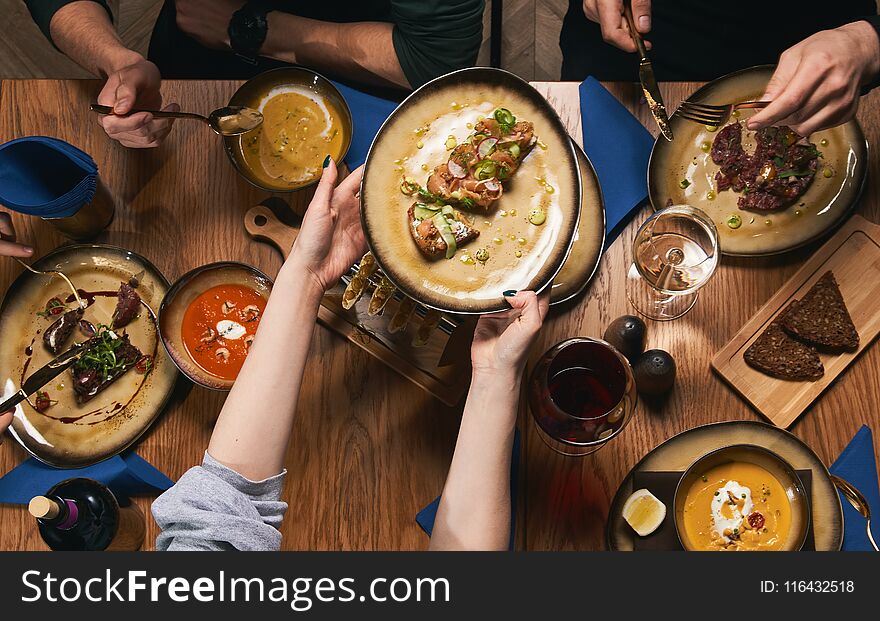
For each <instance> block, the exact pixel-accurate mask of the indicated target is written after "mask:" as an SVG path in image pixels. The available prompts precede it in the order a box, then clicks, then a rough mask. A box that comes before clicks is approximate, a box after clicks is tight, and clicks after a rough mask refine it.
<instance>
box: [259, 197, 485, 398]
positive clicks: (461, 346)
mask: <svg viewBox="0 0 880 621" xmlns="http://www.w3.org/2000/svg"><path fill="white" fill-rule="evenodd" d="M244 226H245V229H246V230H247V232H248V234H249V235H250V236H251V237H253V238H254V239H255V240H257V241H262V242H266V243H269V244H272V245H273V246H275V247H276V248H277V249H278V250H279V251H280V252H281V254H282V255H283V256H284V258H285V259H286V258H287V255H288V254H289V253H290V249H291V248H292V246H293V242H294V241H295V240H296V236H297V234H298V233H299V229H298V228H295V227H292V226H288V225H287V224H285V223H283V222H281V221H280V220H279V219H278V218H277V217H276V216H275V214H274V213H273V212H272V210H271V209H269V208H268V207H265V206H263V205H257V206H256V207H252V208H251V209H249V210H248V212H247V213H246V214H245V216H244ZM343 291H344V286H343V285H341V284H340V285H337V286H336V287H335V288H334V289H331V290H330V291H328V292H327V293H326V294H325V295H324V299H323V300H322V301H321V306H320V307H319V309H318V321H319V322H320V323H321V324H322V325H323V326H324V327H326V328H329V329H330V330H333V331H334V332H336V333H337V334H339V335H341V336H342V337H344V338H346V339H348V340H349V341H351V342H352V343H354V344H355V345H357V346H358V347H360V348H361V349H363V350H365V351H367V352H369V353H370V354H371V355H373V356H374V357H376V358H378V359H379V360H381V361H382V362H383V363H385V364H386V365H388V366H389V367H391V368H392V369H394V370H395V371H397V372H398V373H400V374H401V375H403V376H404V377H406V378H407V379H409V380H410V381H412V382H414V383H415V384H417V385H419V386H421V387H422V388H423V389H425V390H426V391H428V392H429V393H431V394H432V395H433V396H434V397H436V398H437V399H439V400H440V401H442V402H443V403H445V404H446V405H450V406H454V405H456V404H458V402H459V401H461V399H462V397H463V396H464V395H465V393H466V392H467V389H468V386H469V385H470V345H471V339H472V337H473V331H474V326H475V325H476V322H475V321H474V320H472V319H467V318H466V319H462V318H459V317H454V318H453V317H446V316H445V317H444V319H443V321H442V323H443V329H441V328H437V329H435V330H433V331H432V332H431V335H430V338H429V339H428V342H427V343H425V344H424V345H422V346H414V345H413V336H414V334H415V332H416V330H417V328H418V319H417V318H414V319H413V320H412V321H411V322H410V325H409V326H408V327H407V329H406V330H404V331H402V332H400V333H398V334H394V335H391V334H389V333H388V331H387V329H386V327H387V323H388V318H390V317H392V316H394V311H395V310H396V308H397V304H398V301H397V300H394V299H392V300H391V301H389V302H388V304H387V306H386V307H385V312H384V313H383V315H381V316H376V317H370V316H368V314H367V313H366V311H365V309H366V306H367V304H368V301H369V299H370V294H369V293H365V294H364V296H363V298H362V299H361V300H360V301H359V302H358V303H357V304H356V305H355V306H354V308H352V309H350V310H346V309H344V308H342V304H341V300H342V293H343Z"/></svg>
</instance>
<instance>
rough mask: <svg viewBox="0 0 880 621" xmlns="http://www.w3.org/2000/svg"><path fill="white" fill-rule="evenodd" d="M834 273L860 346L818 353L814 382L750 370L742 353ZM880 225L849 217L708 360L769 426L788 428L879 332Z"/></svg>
mask: <svg viewBox="0 0 880 621" xmlns="http://www.w3.org/2000/svg"><path fill="white" fill-rule="evenodd" d="M828 270H831V271H832V272H834V277H835V278H836V279H837V283H838V285H839V286H840V291H841V293H842V294H843V299H844V301H845V302H846V306H847V308H848V309H849V313H850V315H851V316H852V320H853V323H854V324H855V326H856V330H858V332H859V348H858V350H856V351H855V352H847V353H843V354H824V353H820V354H819V356H820V358H821V359H822V364H823V365H824V366H825V375H824V376H822V377H821V378H820V379H818V380H817V381H815V382H792V381H787V380H781V379H776V378H774V377H770V376H768V375H764V374H763V373H761V372H759V371H756V370H755V369H753V368H752V367H750V366H748V365H747V364H746V363H745V360H744V359H743V353H744V352H745V350H746V349H748V347H749V346H750V345H751V344H752V343H753V342H754V340H755V339H756V338H757V337H758V336H759V335H760V334H761V333H762V332H763V331H764V329H765V328H766V327H767V326H768V325H769V324H770V322H771V321H773V319H774V318H775V317H776V316H777V315H778V314H779V313H780V312H781V311H782V310H783V309H784V308H786V307H787V306H788V304H789V302H790V301H791V300H792V299H793V298H796V299H801V298H802V297H803V296H804V294H805V293H806V292H807V291H808V290H809V289H810V287H812V286H813V285H814V284H815V282H816V281H817V280H818V279H819V278H820V277H821V276H822V274H824V273H825V272H826V271H828ZM878 301H880V226H878V225H876V224H873V223H871V222H868V221H867V220H865V219H864V218H862V217H861V216H853V217H852V218H850V220H849V222H847V223H846V224H845V225H844V226H843V227H842V228H841V229H840V230H839V231H838V232H837V233H836V234H835V235H834V236H833V237H832V238H831V239H830V240H828V241H827V242H826V243H825V244H824V245H823V246H822V247H821V248H820V249H819V250H818V251H817V252H816V254H814V255H813V256H812V257H810V258H809V259H808V260H807V261H806V263H804V265H803V267H801V269H799V270H798V271H797V272H796V273H795V275H794V276H792V277H791V278H790V279H789V280H788V282H786V283H785V284H784V285H783V286H782V288H781V289H780V290H779V291H777V292H776V294H775V295H774V296H773V297H772V298H770V300H769V301H768V302H767V303H766V304H765V305H764V306H763V307H762V308H761V309H760V310H759V311H758V312H757V313H756V314H755V315H754V317H752V318H751V320H749V322H748V323H746V325H745V326H743V328H742V329H741V330H740V331H739V332H738V333H737V334H736V336H734V337H733V339H731V340H730V342H729V343H727V345H725V346H724V347H723V348H722V349H721V350H720V351H719V352H718V353H717V354H716V355H715V358H714V359H713V360H712V368H713V369H714V370H715V371H716V372H717V373H718V374H719V375H720V376H721V377H722V378H723V379H724V380H725V381H726V382H727V383H728V384H730V386H731V387H732V388H733V389H734V390H735V391H737V392H738V393H739V394H740V395H741V396H742V397H743V398H744V399H745V400H746V401H748V402H749V403H751V404H752V406H753V407H754V408H755V409H756V410H758V412H759V413H761V414H762V415H763V416H765V417H766V418H767V419H768V420H770V422H772V423H773V424H775V425H777V426H779V427H782V428H786V427H789V426H790V425H791V424H792V423H794V421H795V420H797V418H798V417H799V416H800V415H801V414H803V412H804V410H806V409H807V408H808V407H809V406H810V404H812V403H813V401H815V400H816V399H817V398H818V397H819V396H820V395H821V394H822V393H823V392H824V391H825V389H826V388H828V386H830V385H831V383H832V382H833V381H834V380H835V379H836V378H837V376H838V375H840V374H841V373H843V371H844V370H845V369H846V368H847V367H848V366H849V365H850V364H851V363H852V362H854V361H855V359H856V358H857V357H858V356H859V354H861V353H862V351H864V350H865V348H867V347H869V346H870V345H871V343H872V342H873V341H874V339H875V338H876V337H877V334H878V333H880V303H878Z"/></svg>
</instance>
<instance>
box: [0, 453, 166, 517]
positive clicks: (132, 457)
mask: <svg viewBox="0 0 880 621" xmlns="http://www.w3.org/2000/svg"><path fill="white" fill-rule="evenodd" d="M74 477H86V478H89V479H94V480H96V481H100V482H101V483H103V484H104V485H106V486H107V487H109V488H110V489H111V490H112V491H113V493H114V494H116V495H117V496H124V497H128V496H140V495H143V494H153V493H157V492H164V491H165V490H166V489H168V488H169V487H171V486H172V485H174V482H173V481H172V480H171V479H169V478H168V477H166V476H165V475H164V474H162V473H161V472H159V471H158V470H156V468H154V467H153V466H152V465H150V464H149V463H148V462H146V461H144V459H143V458H141V457H140V456H138V455H137V454H136V453H135V452H134V451H126V452H125V453H122V454H121V455H116V456H114V457H111V458H110V459H105V460H104V461H102V462H100V463H97V464H95V465H93V466H88V467H86V468H71V469H60V468H53V467H52V466H47V465H46V464H44V463H42V462H40V461H37V460H36V459H34V458H33V457H32V458H30V459H28V460H27V461H25V462H24V463H22V464H20V465H19V466H17V467H16V468H13V469H12V470H10V471H9V472H7V473H6V474H5V475H4V476H3V477H2V478H0V503H11V504H17V505H26V504H27V503H29V502H30V500H31V498H33V497H34V496H39V495H41V494H45V493H46V492H47V491H48V490H49V488H51V487H52V486H53V485H55V484H56V483H60V482H61V481H64V480H66V479H72V478H74Z"/></svg>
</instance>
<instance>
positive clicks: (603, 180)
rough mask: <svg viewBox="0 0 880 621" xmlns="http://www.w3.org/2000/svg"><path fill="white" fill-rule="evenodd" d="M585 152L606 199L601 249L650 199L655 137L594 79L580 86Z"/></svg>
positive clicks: (613, 238)
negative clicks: (650, 172)
mask: <svg viewBox="0 0 880 621" xmlns="http://www.w3.org/2000/svg"><path fill="white" fill-rule="evenodd" d="M580 99H581V121H582V125H583V138H584V152H585V153H586V154H587V157H589V158H590V161H591V162H592V163H593V167H594V168H595V169H596V175H597V176H598V177H599V185H600V186H601V188H602V196H603V198H604V200H605V247H606V248H607V247H608V246H610V245H611V242H613V241H614V240H615V239H616V238H617V235H618V234H619V233H620V231H621V230H622V229H623V228H624V226H626V223H627V222H629V219H630V217H631V216H632V215H633V214H634V213H635V210H636V207H638V206H639V205H640V204H641V203H642V202H643V201H644V200H645V199H646V198H647V197H648V179H647V178H648V159H649V158H650V156H651V149H652V148H653V147H654V138H653V137H652V136H651V134H650V133H648V130H646V129H645V127H644V126H643V125H642V124H641V123H640V122H639V121H638V119H636V117H634V116H633V115H632V114H630V112H629V110H627V109H626V108H624V107H623V105H622V104H621V103H620V102H619V101H617V99H616V98H615V97H614V95H612V94H611V93H609V92H608V91H607V90H606V89H605V87H603V86H602V85H601V84H599V82H598V81H597V80H596V79H595V78H592V77H590V78H587V79H586V80H584V81H583V82H582V83H581V85H580Z"/></svg>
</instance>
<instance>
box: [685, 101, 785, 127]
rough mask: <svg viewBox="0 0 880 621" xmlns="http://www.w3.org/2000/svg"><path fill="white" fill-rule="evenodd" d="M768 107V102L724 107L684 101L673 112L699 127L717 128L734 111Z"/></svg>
mask: <svg viewBox="0 0 880 621" xmlns="http://www.w3.org/2000/svg"><path fill="white" fill-rule="evenodd" d="M768 105H770V102H769V101H745V102H742V103H737V104H727V105H725V106H716V105H711V104H704V103H696V102H693V101H684V102H682V104H681V105H680V106H679V107H678V110H676V111H675V115H676V116H680V117H681V118H683V119H687V120H688V121H693V122H694V123H699V124H700V125H709V126H712V127H718V126H720V125H724V123H726V122H727V120H728V119H729V118H730V115H731V114H733V111H734V110H743V109H747V108H766V107H767V106H768Z"/></svg>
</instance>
